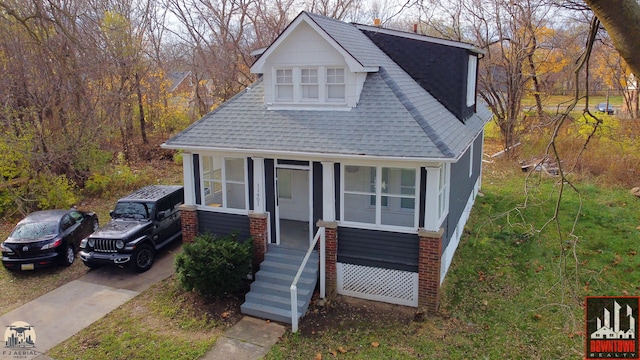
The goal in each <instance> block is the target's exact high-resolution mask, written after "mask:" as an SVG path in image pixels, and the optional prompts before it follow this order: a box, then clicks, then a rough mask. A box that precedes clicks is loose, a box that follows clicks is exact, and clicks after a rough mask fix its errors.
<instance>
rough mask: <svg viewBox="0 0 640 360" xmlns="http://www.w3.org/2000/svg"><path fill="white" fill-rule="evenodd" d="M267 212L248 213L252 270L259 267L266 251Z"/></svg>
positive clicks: (267, 237) (254, 270) (255, 270)
mask: <svg viewBox="0 0 640 360" xmlns="http://www.w3.org/2000/svg"><path fill="white" fill-rule="evenodd" d="M267 220H268V216H267V214H261V213H251V212H250V213H249V232H250V233H251V237H252V238H253V272H254V273H255V272H257V271H258V270H259V269H260V263H262V262H263V261H264V254H265V253H266V252H267V240H268V239H269V236H268V235H269V234H268V233H267V229H268V226H267Z"/></svg>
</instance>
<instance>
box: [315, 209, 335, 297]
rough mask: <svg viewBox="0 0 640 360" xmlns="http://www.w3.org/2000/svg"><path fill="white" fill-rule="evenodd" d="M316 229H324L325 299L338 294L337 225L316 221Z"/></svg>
mask: <svg viewBox="0 0 640 360" xmlns="http://www.w3.org/2000/svg"><path fill="white" fill-rule="evenodd" d="M316 225H317V226H318V227H324V238H325V291H326V297H327V298H329V299H330V298H333V297H335V296H336V295H337V294H338V272H337V262H338V224H337V223H336V222H325V221H318V223H317V224H316Z"/></svg>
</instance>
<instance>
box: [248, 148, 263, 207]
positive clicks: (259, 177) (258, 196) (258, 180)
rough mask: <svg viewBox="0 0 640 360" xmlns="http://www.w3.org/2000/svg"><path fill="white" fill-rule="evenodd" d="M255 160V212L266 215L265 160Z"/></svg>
mask: <svg viewBox="0 0 640 360" xmlns="http://www.w3.org/2000/svg"><path fill="white" fill-rule="evenodd" d="M251 159H252V160H253V212H255V213H258V214H264V213H265V212H266V211H267V206H266V201H265V184H264V158H260V157H252V158H251Z"/></svg>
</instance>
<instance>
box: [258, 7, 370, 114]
mask: <svg viewBox="0 0 640 360" xmlns="http://www.w3.org/2000/svg"><path fill="white" fill-rule="evenodd" d="M375 71H378V68H377V67H371V66H369V67H367V66H364V65H362V64H361V63H360V62H359V61H358V60H357V59H356V58H354V57H353V56H352V55H351V54H349V53H348V52H347V51H346V50H345V49H344V48H343V47H342V46H341V45H340V44H338V43H337V42H336V41H335V40H334V39H333V38H332V37H331V36H329V35H328V34H327V33H326V31H325V30H324V29H322V28H321V27H320V26H319V25H318V24H317V23H316V22H315V21H314V19H313V18H312V17H311V16H310V15H309V14H307V13H305V12H303V13H301V14H300V15H299V16H298V17H297V18H296V19H295V20H294V21H293V22H292V23H291V24H290V25H289V26H288V27H287V28H286V29H285V30H284V31H283V32H282V34H281V35H280V36H279V37H278V38H277V39H276V40H275V41H274V42H273V43H272V44H271V45H270V46H269V47H268V48H267V49H266V50H265V51H264V52H263V53H262V55H261V56H260V58H259V59H258V60H257V61H256V62H255V63H254V64H253V66H252V67H251V72H252V73H254V74H261V75H262V77H263V81H264V101H265V105H266V106H267V108H268V109H270V110H300V109H304V110H351V108H353V107H355V106H356V105H357V103H358V99H359V97H360V92H361V91H362V86H363V84H364V81H365V79H366V76H367V73H368V72H375Z"/></svg>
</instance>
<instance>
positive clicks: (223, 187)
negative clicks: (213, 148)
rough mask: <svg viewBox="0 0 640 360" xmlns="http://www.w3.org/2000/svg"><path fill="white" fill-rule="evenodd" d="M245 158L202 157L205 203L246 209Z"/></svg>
mask: <svg viewBox="0 0 640 360" xmlns="http://www.w3.org/2000/svg"><path fill="white" fill-rule="evenodd" d="M245 168H246V166H245V159H243V158H229V157H217V156H203V157H202V185H203V186H202V187H203V190H202V191H203V193H204V194H203V195H204V205H206V206H211V207H222V208H227V209H240V210H244V209H246V186H245Z"/></svg>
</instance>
